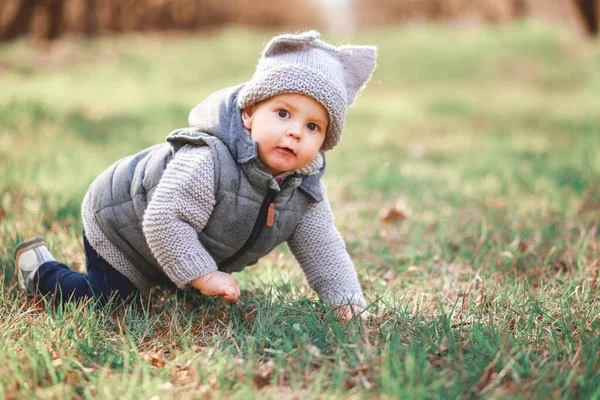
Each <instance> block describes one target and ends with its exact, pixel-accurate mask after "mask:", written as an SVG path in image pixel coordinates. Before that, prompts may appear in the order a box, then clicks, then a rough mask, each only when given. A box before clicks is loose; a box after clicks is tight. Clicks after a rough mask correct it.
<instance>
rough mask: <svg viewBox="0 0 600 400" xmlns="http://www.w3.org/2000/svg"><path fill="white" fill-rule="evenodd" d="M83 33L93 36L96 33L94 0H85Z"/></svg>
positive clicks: (96, 21)
mask: <svg viewBox="0 0 600 400" xmlns="http://www.w3.org/2000/svg"><path fill="white" fill-rule="evenodd" d="M84 21H85V22H84V26H83V33H84V34H85V36H88V37H89V36H94V35H95V34H96V33H98V19H97V18H96V0H85V15H84Z"/></svg>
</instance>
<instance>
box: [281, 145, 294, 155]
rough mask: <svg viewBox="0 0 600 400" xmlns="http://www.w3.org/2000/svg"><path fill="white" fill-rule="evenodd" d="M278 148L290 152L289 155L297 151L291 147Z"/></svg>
mask: <svg viewBox="0 0 600 400" xmlns="http://www.w3.org/2000/svg"><path fill="white" fill-rule="evenodd" d="M278 149H279V150H281V151H284V152H286V153H288V154H289V155H292V156H295V155H296V152H295V151H294V150H292V149H290V148H289V147H278Z"/></svg>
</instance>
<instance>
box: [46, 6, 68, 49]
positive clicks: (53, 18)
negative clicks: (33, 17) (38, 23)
mask: <svg viewBox="0 0 600 400" xmlns="http://www.w3.org/2000/svg"><path fill="white" fill-rule="evenodd" d="M63 3H64V1H63V0H52V1H50V2H49V4H48V5H47V6H46V12H47V13H48V29H47V31H46V39H48V40H54V39H58V37H59V36H60V34H61V33H62V31H63V26H62V25H63V20H64V18H63V17H64V8H63Z"/></svg>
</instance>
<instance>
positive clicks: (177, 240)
mask: <svg viewBox="0 0 600 400" xmlns="http://www.w3.org/2000/svg"><path fill="white" fill-rule="evenodd" d="M214 205H215V195H214V166H213V162H212V156H211V153H210V150H209V148H208V147H198V146H190V145H187V146H184V147H183V148H182V149H181V150H179V152H177V154H176V156H175V157H174V158H173V160H171V162H170V163H169V165H168V166H167V168H166V169H165V173H164V174H163V176H162V178H161V180H160V183H159V184H158V186H157V187H156V191H155V192H154V197H152V200H151V201H150V203H149V204H148V208H147V209H146V213H145V214H144V221H143V230H144V236H145V237H146V241H147V242H148V246H149V247H150V250H152V254H154V256H155V257H156V259H157V260H158V263H159V264H160V266H161V267H162V268H163V270H164V271H165V273H166V274H167V276H168V277H169V278H170V279H171V280H172V281H173V282H174V283H175V284H176V285H177V286H178V287H183V286H185V285H186V284H188V283H189V282H191V281H192V280H194V279H196V278H199V277H201V276H202V275H206V274H207V273H209V272H212V271H216V270H217V264H216V263H215V261H214V260H213V258H212V257H211V256H210V254H209V253H208V251H207V250H206V248H205V247H204V246H203V245H202V244H201V243H200V241H199V240H198V234H197V232H199V231H201V230H202V229H203V228H204V226H205V225H206V223H207V222H208V218H209V217H210V214H211V213H212V211H213V208H214Z"/></svg>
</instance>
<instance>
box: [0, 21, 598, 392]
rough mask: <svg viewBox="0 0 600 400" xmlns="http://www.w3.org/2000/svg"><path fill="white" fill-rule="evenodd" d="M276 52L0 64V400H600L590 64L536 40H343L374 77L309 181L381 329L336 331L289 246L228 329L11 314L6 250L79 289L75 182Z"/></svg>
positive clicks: (59, 50) (229, 34) (104, 43)
mask: <svg viewBox="0 0 600 400" xmlns="http://www.w3.org/2000/svg"><path fill="white" fill-rule="evenodd" d="M270 36H271V35H270V34H268V33H257V32H251V31H243V30H235V29H228V30H224V31H219V32H215V33H214V34H212V35H211V36H203V37H160V36H148V37H140V36H129V37H121V38H103V39H98V40H94V41H91V42H81V41H78V40H75V39H71V40H65V41H62V42H59V43H57V44H56V45H55V46H54V47H53V49H52V50H51V51H44V50H42V49H39V48H35V47H32V46H31V45H30V44H28V43H26V42H16V43H14V44H4V45H3V47H0V60H1V62H0V82H1V86H2V90H0V243H1V244H0V263H1V265H2V277H3V282H4V284H3V285H2V286H0V332H2V334H1V335H0V344H1V348H2V349H4V351H3V355H4V358H5V362H3V363H2V364H1V365H0V398H33V397H35V398H67V397H75V398H90V397H99V398H171V397H175V396H178V397H181V398H199V397H200V398H201V397H209V398H258V397H260V398H282V397H285V398H339V397H343V398H378V397H383V398H473V397H486V398H506V397H514V398H600V389H599V388H600V373H599V372H598V367H599V363H600V350H599V349H600V335H599V334H598V332H599V331H600V330H599V328H600V326H599V325H600V321H599V319H598V318H599V314H600V304H599V302H598V293H599V292H598V269H599V264H598V262H599V261H598V260H599V259H600V242H599V238H600V233H599V229H598V228H599V221H600V218H599V215H600V156H599V154H600V132H599V128H598V126H600V119H598V113H597V110H598V109H599V107H600V100H599V98H598V95H597V94H598V89H600V48H599V47H598V42H597V41H585V40H583V39H581V38H577V37H575V36H573V35H571V34H569V33H567V32H563V31H556V30H552V29H550V28H548V27H546V26H543V25H539V24H537V23H534V22H531V21H522V22H518V23H515V24H511V25H503V26H494V27H486V28H480V29H479V28H478V29H472V30H453V29H450V28H443V27H436V26H430V25H423V26H421V25H417V26H411V27H406V28H386V29H379V30H376V31H370V32H363V33H361V34H358V35H356V36H355V37H353V38H352V42H353V43H365V44H375V45H378V46H379V49H380V55H379V67H378V69H377V71H376V73H375V75H374V77H373V79H372V81H371V83H370V85H369V87H368V88H367V90H366V91H365V92H364V93H362V94H361V96H360V97H359V99H358V101H357V104H356V106H355V107H353V108H351V109H350V111H349V115H348V120H347V128H346V131H345V134H344V139H343V140H342V143H341V145H340V146H339V147H338V148H337V149H336V150H334V151H333V152H331V153H330V154H329V155H328V166H329V169H328V173H327V174H326V175H325V182H326V184H327V187H328V193H329V198H330V201H331V202H332V205H333V208H334V211H335V214H336V218H337V224H338V228H339V229H340V231H341V233H342V235H343V236H344V238H345V239H346V242H347V245H348V250H349V252H350V254H351V256H352V258H353V260H354V261H355V264H356V266H357V270H358V273H359V277H360V280H361V283H362V285H363V287H364V289H365V294H366V296H367V298H368V300H369V301H370V302H371V308H370V310H371V311H373V312H377V313H379V314H380V315H381V316H382V319H381V320H380V321H379V322H375V321H371V322H370V323H369V324H367V325H366V326H362V325H360V324H359V323H357V322H355V321H353V322H350V323H349V324H347V325H345V326H344V325H341V324H340V323H339V322H338V321H337V320H336V318H335V317H334V316H333V315H332V314H331V313H330V312H329V311H328V310H327V309H325V308H324V307H323V305H322V304H321V303H320V302H318V300H316V298H315V295H314V293H313V292H312V291H311V290H310V288H308V286H307V284H306V282H305V280H304V278H303V276H302V273H301V271H300V270H299V268H298V267H297V265H296V264H295V262H294V260H293V258H292V257H291V255H290V254H289V252H288V251H287V249H286V248H285V247H282V248H280V249H278V250H276V251H275V252H273V253H272V254H271V255H269V256H267V257H265V258H264V259H263V260H262V261H261V262H260V263H259V264H258V265H257V266H254V267H252V268H249V269H247V270H246V271H244V272H242V273H239V274H237V275H236V279H237V280H238V282H239V283H240V285H241V286H242V287H243V289H244V292H243V297H242V301H241V302H240V303H239V304H237V305H233V306H231V307H229V306H227V305H225V304H223V303H221V302H219V301H216V300H214V299H211V298H203V297H202V296H200V295H199V294H197V293H194V292H192V291H182V292H178V293H165V292H162V291H160V290H155V291H153V292H152V294H151V295H150V297H148V298H145V299H142V300H138V301H135V302H134V303H131V304H129V305H120V304H110V305H109V306H107V307H106V308H102V309H101V308H100V307H99V306H98V305H96V304H93V303H88V304H80V305H69V306H67V307H65V308H55V307H52V306H51V304H50V303H47V304H45V307H40V305H39V304H38V305H37V306H36V305H35V304H32V303H28V302H27V300H26V298H25V296H24V295H23V294H22V293H20V292H19V291H18V290H17V289H16V287H15V283H14V282H15V281H14V276H13V270H14V261H13V251H14V248H15V246H16V245H17V243H18V242H19V241H20V240H22V239H23V238H25V237H28V236H32V235H36V234H42V235H43V236H44V237H45V238H46V240H47V241H48V242H49V243H50V246H51V250H52V251H53V253H54V254H55V256H56V257H57V258H58V259H61V260H64V261H65V262H67V263H69V264H72V265H73V268H75V269H82V268H83V267H82V266H83V265H85V264H84V263H85V260H84V258H83V252H82V246H81V219H80V215H79V213H80V211H79V207H80V203H81V200H82V198H83V195H84V193H85V191H86V189H87V186H88V185H89V183H90V182H91V181H92V180H93V179H94V177H95V176H96V175H97V174H98V173H100V172H101V171H102V170H103V169H105V168H106V167H107V166H108V165H110V164H111V163H112V162H113V161H115V160H116V159H118V158H120V157H123V156H125V155H129V154H131V153H134V152H136V151H138V150H140V149H142V148H144V147H146V146H149V145H152V144H154V143H157V142H159V141H162V140H164V137H165V136H166V134H167V133H168V132H169V131H171V130H172V129H175V128H178V127H182V126H185V125H186V122H187V113H188V111H189V110H190V109H191V107H192V106H193V105H195V104H196V103H198V102H199V101H201V100H202V99H203V98H204V97H205V96H206V95H208V94H209V93H211V92H212V91H214V90H216V89H219V88H221V87H224V86H229V85H234V84H237V83H239V82H242V81H244V80H246V79H248V78H249V77H250V76H251V74H252V71H253V67H254V65H255V63H256V58H257V56H258V54H259V53H260V50H261V48H262V45H263V43H265V42H266V40H268V38H269V37H270ZM327 39H329V40H331V41H333V42H335V43H343V42H347V39H344V38H336V37H331V36H328V37H327ZM393 207H396V208H397V209H400V210H401V211H402V214H403V216H404V218H400V219H398V220H395V221H392V222H390V223H386V222H385V219H382V216H385V213H386V210H389V209H390V208H393Z"/></svg>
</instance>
